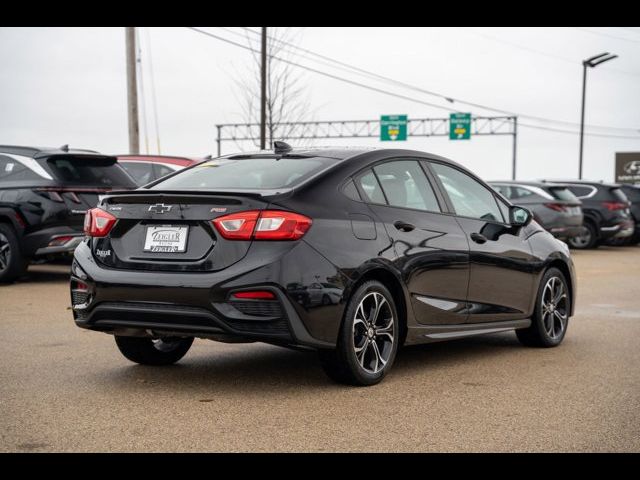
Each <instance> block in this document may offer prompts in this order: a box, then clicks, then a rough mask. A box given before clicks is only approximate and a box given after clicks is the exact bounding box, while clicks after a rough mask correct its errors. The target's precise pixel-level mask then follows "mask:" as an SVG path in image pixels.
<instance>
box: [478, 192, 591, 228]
mask: <svg viewBox="0 0 640 480" xmlns="http://www.w3.org/2000/svg"><path fill="white" fill-rule="evenodd" d="M489 184H490V185H491V186H492V187H493V188H494V189H496V190H497V191H498V192H500V193H501V194H502V195H504V196H505V197H506V198H508V199H509V200H510V201H511V202H513V203H514V204H516V205H522V206H523V207H526V208H528V209H529V210H531V212H532V213H533V216H534V218H535V220H536V221H537V222H538V223H539V224H540V225H541V226H542V227H543V228H544V229H545V230H547V231H548V232H549V233H551V234H552V235H553V236H554V237H556V238H559V239H561V240H568V239H570V238H573V237H576V236H579V235H584V226H583V225H582V223H583V213H582V203H581V202H580V200H578V198H576V196H575V195H574V194H573V193H572V192H571V190H569V189H568V187H567V186H566V185H560V184H558V185H556V184H549V183H544V182H516V181H495V182H489Z"/></svg>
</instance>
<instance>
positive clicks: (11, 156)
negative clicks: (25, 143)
mask: <svg viewBox="0 0 640 480" xmlns="http://www.w3.org/2000/svg"><path fill="white" fill-rule="evenodd" d="M135 187H136V184H135V182H134V180H133V179H132V178H131V177H130V176H129V175H128V174H127V173H126V172H125V171H124V169H123V168H122V167H121V166H120V165H118V164H117V163H116V158H115V157H110V156H106V155H101V154H99V153H98V152H94V151H90V150H75V149H69V148H68V147H67V146H64V147H62V148H32V147H17V146H7V145H0V282H9V281H12V280H15V279H16V278H18V277H20V276H21V275H22V274H23V273H24V271H25V269H26V267H27V265H28V263H29V260H31V259H36V258H43V257H51V256H61V255H63V256H64V255H66V256H69V255H70V254H72V253H73V250H74V249H75V248H76V246H77V245H78V244H79V243H80V241H81V240H82V238H83V237H84V233H83V231H82V227H83V222H84V215H85V212H86V211H87V210H88V209H90V208H92V207H95V206H96V204H97V203H98V196H99V195H100V194H103V193H107V192H110V191H111V190H113V189H132V188H135Z"/></svg>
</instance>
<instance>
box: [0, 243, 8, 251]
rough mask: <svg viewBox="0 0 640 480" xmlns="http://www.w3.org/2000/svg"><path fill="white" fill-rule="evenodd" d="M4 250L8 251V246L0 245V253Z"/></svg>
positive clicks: (6, 244)
mask: <svg viewBox="0 0 640 480" xmlns="http://www.w3.org/2000/svg"><path fill="white" fill-rule="evenodd" d="M5 250H9V244H8V243H5V244H4V245H3V244H2V243H0V253H3V252H4V251H5Z"/></svg>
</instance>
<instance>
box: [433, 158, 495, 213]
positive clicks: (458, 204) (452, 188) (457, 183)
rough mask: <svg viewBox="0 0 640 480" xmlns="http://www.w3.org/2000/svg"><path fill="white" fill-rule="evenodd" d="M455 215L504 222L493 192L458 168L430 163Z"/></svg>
mask: <svg viewBox="0 0 640 480" xmlns="http://www.w3.org/2000/svg"><path fill="white" fill-rule="evenodd" d="M431 166H432V167H433V170H434V171H435V172H436V175H438V178H439V179H440V181H441V182H442V184H443V186H444V188H445V190H446V191H447V194H448V195H449V198H450V199H451V203H453V208H454V209H455V211H456V214H457V215H460V216H463V217H472V218H479V219H481V220H487V221H494V222H505V220H504V218H503V217H502V213H500V209H499V208H498V204H497V203H496V197H495V196H494V194H493V192H492V191H491V190H489V189H488V188H486V187H485V186H484V185H482V184H481V183H479V182H478V181H477V180H475V179H474V178H472V177H470V176H469V175H467V174H465V173H462V172H461V171H460V170H457V169H455V168H452V167H449V166H447V165H442V164H440V163H432V164H431Z"/></svg>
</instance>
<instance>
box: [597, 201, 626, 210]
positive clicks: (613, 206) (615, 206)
mask: <svg viewBox="0 0 640 480" xmlns="http://www.w3.org/2000/svg"><path fill="white" fill-rule="evenodd" d="M602 206H603V207H605V208H606V209H607V210H609V211H612V212H613V211H614V210H624V209H625V208H627V207H628V206H629V205H628V204H626V203H625V202H602Z"/></svg>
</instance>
